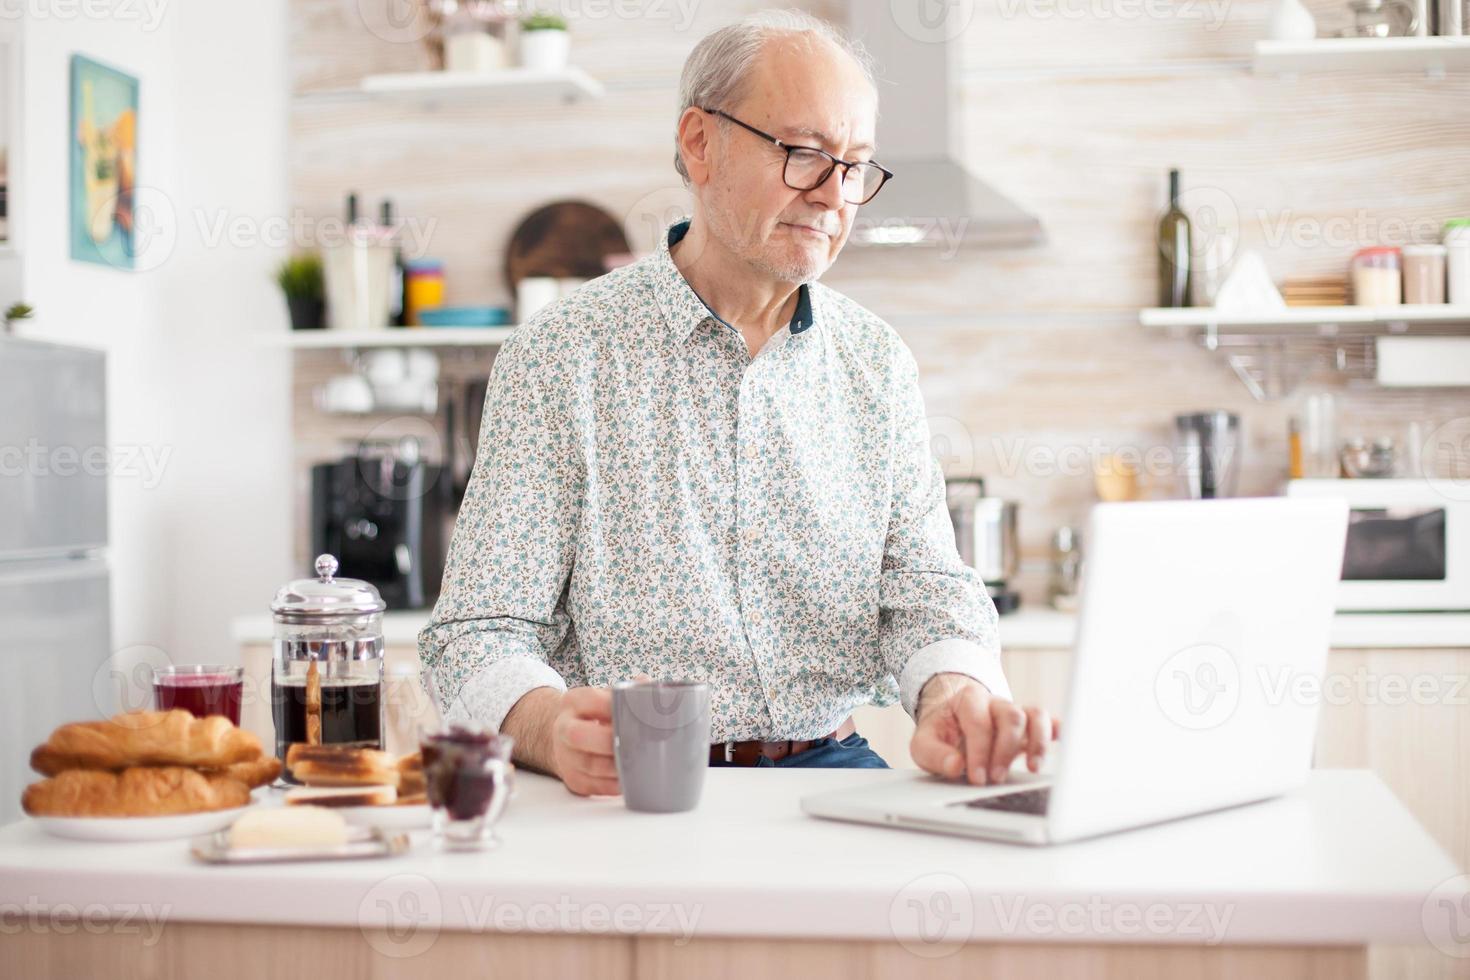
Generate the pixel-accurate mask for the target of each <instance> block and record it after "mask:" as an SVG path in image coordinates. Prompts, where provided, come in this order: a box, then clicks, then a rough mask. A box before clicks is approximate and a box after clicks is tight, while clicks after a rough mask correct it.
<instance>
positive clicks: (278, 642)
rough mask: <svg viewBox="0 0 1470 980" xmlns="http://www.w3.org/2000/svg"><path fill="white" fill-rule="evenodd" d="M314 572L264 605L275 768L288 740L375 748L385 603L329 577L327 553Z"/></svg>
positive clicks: (353, 583)
mask: <svg viewBox="0 0 1470 980" xmlns="http://www.w3.org/2000/svg"><path fill="white" fill-rule="evenodd" d="M316 573H317V574H316V578H305V579H297V580H295V581H293V582H288V583H286V585H284V586H282V588H281V590H280V591H279V592H277V593H276V598H275V601H274V602H272V603H271V615H272V617H273V619H274V620H275V643H274V654H273V655H272V658H271V716H272V720H273V721H274V722H275V729H276V755H277V756H278V757H279V758H280V759H281V761H282V762H285V760H286V753H287V751H288V750H289V749H290V748H291V745H292V744H293V743H296V742H303V743H306V744H308V745H349V746H353V747H357V748H369V749H381V748H382V747H383V610H384V609H385V608H386V604H385V603H384V602H383V598H382V596H380V595H379V594H378V590H377V589H376V588H374V587H373V586H372V585H371V584H370V583H368V582H363V581H360V580H358V579H352V578H336V574H337V559H336V558H334V557H332V556H331V555H321V556H320V557H318V558H317V560H316ZM285 778H286V779H287V780H288V781H294V780H292V779H291V776H290V774H289V773H287V774H286V776H285Z"/></svg>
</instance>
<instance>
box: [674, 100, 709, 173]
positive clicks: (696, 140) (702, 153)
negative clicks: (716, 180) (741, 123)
mask: <svg viewBox="0 0 1470 980" xmlns="http://www.w3.org/2000/svg"><path fill="white" fill-rule="evenodd" d="M711 122H712V120H711V119H710V117H709V114H708V113H706V112H705V111H704V110H702V109H700V108H698V107H697V106H690V107H689V108H688V109H685V110H684V115H682V116H680V117H679V130H678V133H679V154H680V155H681V156H682V157H683V158H684V169H686V170H688V171H689V182H690V183H691V184H704V183H706V182H708V180H709V178H710V156H711V152H712V150H713V147H712V146H711V138H712V137H713V136H714V126H712V125H711Z"/></svg>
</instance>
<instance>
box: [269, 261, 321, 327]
mask: <svg viewBox="0 0 1470 980" xmlns="http://www.w3.org/2000/svg"><path fill="white" fill-rule="evenodd" d="M276 284H277V285H279V286H280V287H281V292H283V293H285V294H286V306H287V308H288V309H290V311H291V329H292V330H320V329H321V328H322V327H323V326H324V325H325V322H326V318H325V316H324V315H323V314H324V313H325V312H326V306H327V304H326V299H325V289H324V286H323V283H322V260H321V259H320V258H318V257H317V256H315V255H293V256H292V257H291V258H289V259H287V260H286V261H285V262H282V263H281V267H280V268H279V269H278V270H276Z"/></svg>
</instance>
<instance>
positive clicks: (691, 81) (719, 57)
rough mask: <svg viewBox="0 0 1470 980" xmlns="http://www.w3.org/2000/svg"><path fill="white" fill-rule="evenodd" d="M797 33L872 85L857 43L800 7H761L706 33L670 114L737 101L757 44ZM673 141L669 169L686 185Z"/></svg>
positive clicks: (864, 55)
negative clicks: (848, 63) (827, 45)
mask: <svg viewBox="0 0 1470 980" xmlns="http://www.w3.org/2000/svg"><path fill="white" fill-rule="evenodd" d="M857 2H868V0H857ZM801 35H805V36H807V37H808V39H809V40H823V41H829V42H831V43H832V44H835V45H836V46H837V47H838V48H839V49H841V50H842V51H844V52H846V53H847V54H848V55H849V56H850V57H851V58H852V60H853V61H855V62H857V65H858V67H859V68H860V69H862V72H863V76H864V77H865V78H867V80H868V83H869V84H870V85H873V86H874V87H875V88H876V87H877V83H876V82H875V81H874V77H873V62H872V59H871V58H870V57H869V56H868V52H867V51H866V50H865V49H864V48H863V46H862V44H861V43H859V42H857V41H854V40H852V39H850V38H848V37H847V36H846V35H845V34H843V33H842V32H841V31H839V30H837V28H835V27H833V26H832V25H831V24H829V23H827V22H826V21H825V20H822V19H821V18H818V17H813V16H812V15H811V14H809V13H807V12H806V11H804V10H762V11H760V12H759V13H754V14H751V15H749V16H747V17H743V18H741V19H740V20H738V21H736V22H735V23H733V24H730V25H728V26H726V27H721V28H720V29H719V30H717V31H713V32H711V33H710V34H708V35H706V36H705V37H703V38H701V39H700V41H699V43H698V44H696V45H695V46H694V50H693V51H691V52H689V59H688V60H687V61H685V62H684V72H683V74H682V75H681V76H680V77H679V115H678V116H676V117H675V118H676V119H682V118H683V117H684V113H685V111H686V110H688V109H689V107H690V106H698V107H701V108H703V107H705V106H719V107H724V106H728V105H731V104H733V103H735V102H738V101H739V100H740V99H741V98H742V97H743V96H744V95H745V89H746V84H747V82H748V81H749V80H750V73H751V71H752V69H753V68H754V67H755V63H756V59H757V58H759V56H760V53H761V47H762V45H764V44H765V42H766V41H768V40H770V39H772V38H776V37H792V36H801ZM722 121H723V120H722ZM678 144H679V136H678V132H677V131H676V132H675V134H674V147H675V148H674V169H675V170H677V171H678V172H679V176H680V177H681V178H683V180H684V185H685V186H686V187H687V186H688V185H689V171H688V170H687V169H686V168H685V166H684V158H683V157H681V156H680V155H679V150H678Z"/></svg>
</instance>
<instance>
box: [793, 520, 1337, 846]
mask: <svg viewBox="0 0 1470 980" xmlns="http://www.w3.org/2000/svg"><path fill="white" fill-rule="evenodd" d="M1347 518H1348V508H1347V504H1346V502H1345V501H1342V500H1335V499H1295V498H1293V499H1286V498H1261V499H1239V500H1205V501H1166V502H1158V503H1153V502H1147V503H1126V504H1099V505H1098V506H1096V507H1095V508H1094V509H1093V512H1092V516H1091V519H1090V521H1089V524H1088V536H1087V537H1086V538H1085V539H1084V540H1085V542H1086V546H1087V561H1086V563H1085V566H1084V569H1083V583H1082V610H1081V619H1080V622H1079V624H1078V634H1077V645H1076V649H1075V651H1074V656H1073V663H1072V679H1071V684H1070V687H1069V690H1068V695H1067V702H1066V704H1067V708H1066V711H1065V712H1064V713H1063V714H1062V716H1061V717H1062V729H1061V739H1060V741H1059V742H1058V743H1057V744H1056V745H1055V746H1054V748H1053V752H1054V753H1056V754H1057V758H1056V759H1055V762H1056V765H1055V766H1054V767H1051V768H1052V771H1051V774H1050V775H1049V776H1047V777H1046V778H1040V777H1037V776H1033V775H1031V774H1029V773H1024V774H1023V775H1020V776H1013V777H1012V781H1011V782H1009V783H1005V784H1002V785H1000V786H994V787H981V786H973V785H969V784H966V783H961V782H954V781H950V780H945V779H942V778H940V777H937V776H931V775H928V774H922V775H917V776H915V778H914V779H913V780H912V781H898V782H883V783H881V784H878V785H869V786H866V787H863V788H858V789H848V790H836V791H830V792H825V793H820V794H815V795H810V796H807V797H804V798H803V799H802V801H801V805H802V809H803V810H805V811H806V812H807V813H809V814H812V815H814V816H818V817H827V818H831V819H835V820H849V821H858V822H861V823H874V824H882V825H885V826H891V827H902V828H909V829H914V830H928V831H936V832H940V833H948V834H961V835H965V836H971V837H984V838H990V839H994V840H1002V841H1013V842H1017V843H1026V844H1055V843H1060V842H1063V841H1071V840H1077V839H1079V838H1083V837H1092V836H1096V835H1098V834H1106V833H1110V832H1113V831H1118V830H1125V829H1128V828H1132V827H1141V826H1144V825H1146V824H1152V823H1159V822H1161V821H1165V820H1172V819H1174V818H1177V817H1185V816H1189V815H1192V814H1197V813H1204V812H1207V811H1210V810H1218V809H1221V808H1223V807H1229V806H1234V805H1236V804H1240V803H1247V802H1250V801H1253V800H1261V799H1266V798H1268V797H1272V796H1278V795H1280V794H1282V793H1285V792H1287V791H1288V790H1290V789H1292V788H1294V787H1296V786H1298V785H1300V784H1301V783H1302V782H1303V781H1305V779H1306V778H1307V775H1308V771H1309V770H1310V768H1311V764H1312V743H1313V737H1314V735H1315V732H1316V727H1317V709H1318V704H1319V701H1320V697H1319V696H1318V694H1319V692H1320V690H1321V680H1322V672H1323V670H1324V668H1325V666H1326V663H1327V649H1328V643H1329V638H1330V631H1331V628H1332V616H1333V597H1334V596H1335V595H1336V592H1337V586H1338V579H1339V576H1340V575H1341V572H1342V558H1343V545H1344V541H1345V539H1346V534H1347ZM1001 633H1002V642H1004V623H1002V627H1001ZM1017 656H1022V657H1023V656H1025V654H1024V653H1020V654H1017Z"/></svg>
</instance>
